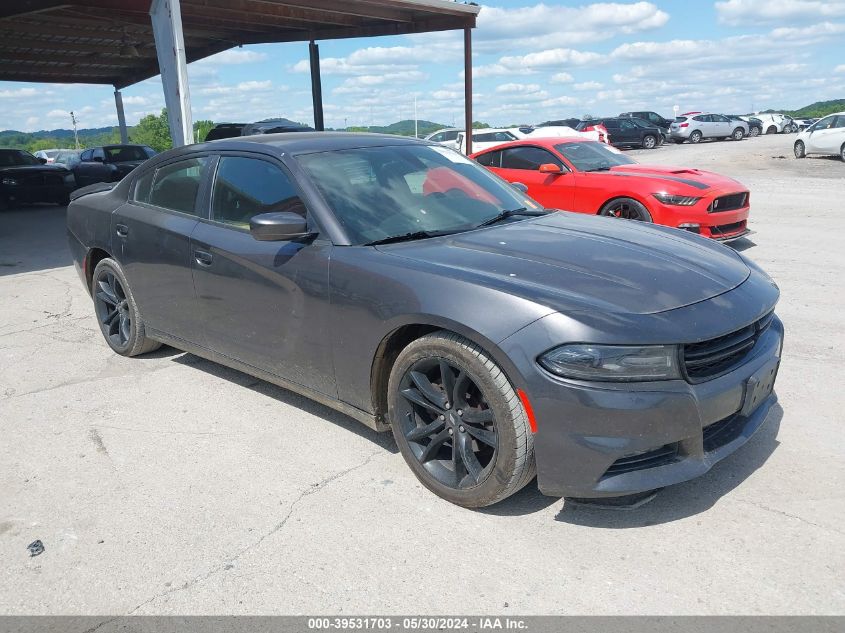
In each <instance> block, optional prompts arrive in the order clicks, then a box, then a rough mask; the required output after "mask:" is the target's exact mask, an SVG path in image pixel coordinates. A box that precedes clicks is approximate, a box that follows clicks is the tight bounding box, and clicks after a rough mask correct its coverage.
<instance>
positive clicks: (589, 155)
mask: <svg viewBox="0 0 845 633" xmlns="http://www.w3.org/2000/svg"><path fill="white" fill-rule="evenodd" d="M555 149H556V150H557V151H558V153H559V154H561V155H562V156H563V157H564V158H566V160H568V161H569V162H570V163H572V166H573V167H575V169H577V170H578V171H601V170H604V169H610V168H611V167H615V166H616V165H631V164H632V163H635V162H636V161H634V160H632V159H630V158H628V157H627V156H625V155H623V154H617V153H616V152H612V151H611V150H609V149H607V147H606V146H605V144H604V143H598V142H596V141H581V142H578V143H560V144H559V145H555Z"/></svg>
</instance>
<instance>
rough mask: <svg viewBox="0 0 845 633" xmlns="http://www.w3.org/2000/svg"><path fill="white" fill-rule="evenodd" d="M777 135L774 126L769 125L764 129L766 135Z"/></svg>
mask: <svg viewBox="0 0 845 633" xmlns="http://www.w3.org/2000/svg"><path fill="white" fill-rule="evenodd" d="M777 133H778V129H777V127H776V126H774V125H770V126H769V127H767V128H766V134H777Z"/></svg>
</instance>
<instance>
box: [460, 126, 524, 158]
mask: <svg viewBox="0 0 845 633" xmlns="http://www.w3.org/2000/svg"><path fill="white" fill-rule="evenodd" d="M516 139H517V137H516V135H514V133H513V132H512V131H511V130H509V129H504V128H492V127H489V128H482V129H480V130H473V131H472V151H473V153H475V152H480V151H481V150H483V149H487V148H489V147H495V146H496V145H501V144H502V143H509V142H510V141H515V140H516ZM455 147H457V149H458V150H459V151H460V152H462V153H464V154H466V153H467V143H466V133H465V132H458V138H457V140H456V141H455Z"/></svg>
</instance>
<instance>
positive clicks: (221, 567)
mask: <svg viewBox="0 0 845 633" xmlns="http://www.w3.org/2000/svg"><path fill="white" fill-rule="evenodd" d="M382 454H384V451H383V450H378V451H374V452H373V453H371V454H370V455H368V456H367V458H366V459H365V460H364V461H362V462H361V463H360V464H356V465H355V466H350V467H349V468H346V469H344V470H341V471H339V472H337V473H335V474H333V475H330V476H328V477H326V478H324V479H322V480H320V481H318V482H317V483H316V484H312V485H311V487H310V488H308V489H306V490H303V491H302V492H301V493H300V494H299V496H298V497H297V498H296V499H294V500H293V501H292V502H291V504H290V506H288V512H287V514H286V515H285V516H284V518H283V519H282V520H281V521H280V522H279V523H277V524H276V525H275V526H274V527H273V529H271V530H270V531H269V532H267V533H266V534H264V535H263V536H262V537H261V538H259V539H258V540H257V541H255V542H254V543H252V544H250V545H247V546H246V547H244V548H243V549H241V550H240V551H239V552H237V553H236V554H235V555H234V556H231V557H229V558H227V559H226V560H224V561H223V562H222V563H218V564H217V565H216V566H214V567H212V568H211V569H209V570H208V571H206V572H204V573H202V574H199V575H197V576H195V577H194V578H193V579H191V580H189V581H187V582H185V583H183V584H182V585H181V586H179V587H172V588H170V589H167V590H166V591H162V592H159V593H157V594H156V595H154V596H152V597H151V598H149V599H147V600H145V601H144V602H142V603H140V604H139V605H137V606H136V607H134V608H133V609H132V610H131V611H129V612H128V613H126V615H132V614H134V613H135V612H136V611H138V610H139V609H141V608H143V607H145V606H146V605H148V604H150V603H152V602H154V601H156V600H158V599H159V598H163V597H165V596H168V595H171V594H174V593H178V592H180V591H185V590H186V589H190V588H191V587H193V586H194V585H196V584H199V583H201V582H205V581H206V580H208V579H209V578H211V577H212V576H215V575H217V574H219V573H220V572H222V571H226V570H227V569H231V565H233V564H234V563H235V561H237V560H239V559H240V558H241V557H243V556H244V555H245V554H247V553H249V552H250V551H252V550H254V549H256V548H257V547H258V546H259V545H261V543H263V542H264V541H265V540H267V539H268V538H270V537H271V536H273V535H274V534H276V533H278V532H279V531H280V530H282V528H284V527H285V525H287V523H288V521H289V520H290V519H291V517H292V516H293V514H294V511H295V510H296V507H297V506H298V505H299V503H300V502H301V501H302V500H303V499H305V498H306V497H309V496H311V495H313V494H316V493H318V492H320V491H321V490H323V489H324V488H325V487H326V486H328V484H330V483H333V482H335V481H338V480H339V479H342V478H343V477H345V476H346V475H348V474H349V473H351V472H353V471H356V470H358V469H360V468H364V467H365V466H366V465H367V464H369V463H370V462H371V461H372V460H373V459H374V458H375V457H376V456H377V455H382ZM118 617H123V616H118ZM115 619H116V618H112V619H111V620H107V621H106V622H103V623H101V624H99V625H97V627H95V628H94V629H90V630H91V631H95V630H96V629H97V628H100V627H101V626H103V624H107V623H108V622H112V621H113V620H115ZM86 633H88V632H86Z"/></svg>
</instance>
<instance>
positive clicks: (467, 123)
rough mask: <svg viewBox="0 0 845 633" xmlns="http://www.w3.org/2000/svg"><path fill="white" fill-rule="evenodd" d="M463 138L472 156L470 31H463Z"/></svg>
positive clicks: (467, 151) (467, 150)
mask: <svg viewBox="0 0 845 633" xmlns="http://www.w3.org/2000/svg"><path fill="white" fill-rule="evenodd" d="M464 138H465V139H466V141H467V149H466V153H467V156H469V155H470V154H472V29H471V28H469V27H467V28H465V29H464Z"/></svg>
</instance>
